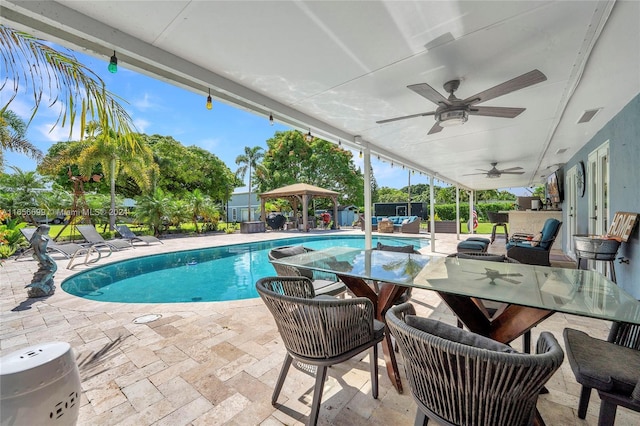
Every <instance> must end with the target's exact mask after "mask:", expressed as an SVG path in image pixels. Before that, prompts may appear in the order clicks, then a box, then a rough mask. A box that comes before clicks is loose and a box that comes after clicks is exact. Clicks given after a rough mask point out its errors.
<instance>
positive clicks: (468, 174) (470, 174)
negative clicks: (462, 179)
mask: <svg viewBox="0 0 640 426" xmlns="http://www.w3.org/2000/svg"><path fill="white" fill-rule="evenodd" d="M486 174H487V172H484V173H467V174H466V175H462V176H476V175H486Z"/></svg>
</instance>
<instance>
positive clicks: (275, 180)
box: [258, 130, 364, 206]
mask: <svg viewBox="0 0 640 426" xmlns="http://www.w3.org/2000/svg"><path fill="white" fill-rule="evenodd" d="M267 146H268V149H267V152H266V154H265V157H264V160H263V162H262V166H263V167H264V169H265V171H266V172H265V173H264V174H263V175H260V176H259V177H262V176H263V177H264V178H262V179H259V183H258V189H259V190H260V191H268V190H271V189H275V188H279V187H281V186H284V185H290V184H294V183H308V184H311V185H316V186H319V187H322V188H326V189H331V190H334V191H336V192H339V193H340V194H341V195H342V197H343V198H342V199H341V202H342V203H349V204H354V205H357V206H362V205H363V203H364V193H363V190H362V188H363V187H364V176H363V174H362V171H361V170H359V169H358V168H356V166H355V164H354V163H353V154H352V153H351V151H347V150H344V149H342V148H341V147H339V146H337V145H335V144H332V143H330V142H328V141H325V140H323V139H320V138H313V139H312V140H311V141H307V140H305V137H304V135H303V134H302V133H300V132H298V131H295V130H291V131H286V132H276V134H275V135H274V137H272V138H270V139H269V140H267Z"/></svg>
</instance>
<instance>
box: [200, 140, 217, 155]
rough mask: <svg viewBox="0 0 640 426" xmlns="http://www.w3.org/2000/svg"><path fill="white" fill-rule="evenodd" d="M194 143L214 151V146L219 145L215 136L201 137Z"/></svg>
mask: <svg viewBox="0 0 640 426" xmlns="http://www.w3.org/2000/svg"><path fill="white" fill-rule="evenodd" d="M196 145H197V146H199V147H200V148H203V149H206V150H207V151H209V152H213V153H215V150H216V148H218V146H219V145H220V139H217V138H207V139H201V140H199V141H197V142H196Z"/></svg>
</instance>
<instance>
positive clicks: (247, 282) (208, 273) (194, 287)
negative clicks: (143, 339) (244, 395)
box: [62, 235, 429, 303]
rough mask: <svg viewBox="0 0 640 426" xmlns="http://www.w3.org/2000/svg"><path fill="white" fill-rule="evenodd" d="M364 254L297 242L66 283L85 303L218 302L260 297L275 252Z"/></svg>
mask: <svg viewBox="0 0 640 426" xmlns="http://www.w3.org/2000/svg"><path fill="white" fill-rule="evenodd" d="M372 241H373V245H374V246H375V245H376V244H377V243H378V242H381V243H383V244H388V245H404V244H413V246H414V247H416V248H417V249H419V248H421V247H426V246H428V245H429V241H428V240H427V239H422V238H393V237H372ZM299 244H303V245H304V246H305V247H309V248H313V249H323V248H330V247H336V246H343V247H353V248H364V236H357V235H353V236H339V237H327V236H323V237H297V238H287V239H282V240H272V241H261V242H255V243H245V244H234V245H229V246H222V247H212V248H205V249H198V250H187V251H180V252H175V253H166V254H157V255H152V256H145V257H140V258H136V259H130V260H124V261H121V262H116V263H112V264H110V265H104V266H99V267H95V268H92V269H90V270H87V271H85V272H81V273H79V274H77V275H74V276H72V277H70V278H68V279H66V280H64V281H63V283H62V289H63V290H64V291H66V292H67V293H70V294H73V295H75V296H79V297H83V298H85V299H91V300H97V301H102V302H123V303H177V302H216V301H225V300H239V299H250V298H254V297H258V293H257V292H256V289H255V283H256V281H257V280H258V279H259V278H263V277H267V276H272V275H276V273H275V270H274V269H273V266H272V265H271V263H269V260H268V257H267V254H268V253H269V250H271V249H272V248H274V247H280V246H288V245H299Z"/></svg>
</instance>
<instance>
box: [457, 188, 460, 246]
mask: <svg viewBox="0 0 640 426" xmlns="http://www.w3.org/2000/svg"><path fill="white" fill-rule="evenodd" d="M456 223H457V225H456V240H460V187H459V186H457V185H456Z"/></svg>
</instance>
